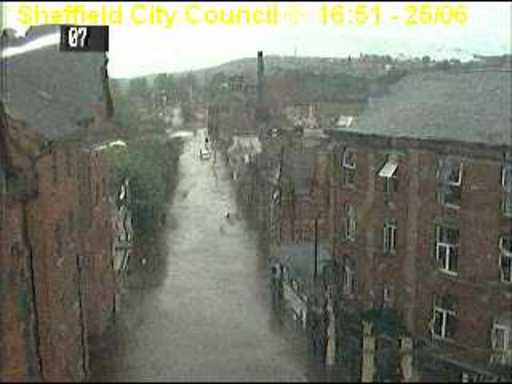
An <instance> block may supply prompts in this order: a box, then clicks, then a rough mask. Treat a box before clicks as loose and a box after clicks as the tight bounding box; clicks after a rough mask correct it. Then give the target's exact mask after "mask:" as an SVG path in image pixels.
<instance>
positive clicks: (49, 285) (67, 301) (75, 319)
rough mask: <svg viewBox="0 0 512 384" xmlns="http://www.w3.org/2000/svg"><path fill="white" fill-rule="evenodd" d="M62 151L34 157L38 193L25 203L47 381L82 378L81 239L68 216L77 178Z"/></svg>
mask: <svg viewBox="0 0 512 384" xmlns="http://www.w3.org/2000/svg"><path fill="white" fill-rule="evenodd" d="M54 156H55V157H54ZM65 156H66V150H65V149H61V148H54V149H53V150H52V151H51V153H49V154H46V155H45V156H44V157H42V158H41V159H40V160H39V161H38V162H37V165H36V169H37V173H38V176H39V194H38V197H37V199H36V200H33V201H31V202H30V203H29V205H28V211H29V230H30V237H31V243H32V252H33V254H34V275H35V287H36V304H37V310H38V313H39V335H40V351H41V358H42V363H43V364H42V365H43V367H42V368H43V373H44V378H45V379H46V380H70V379H73V380H79V379H81V378H82V377H83V371H82V366H83V365H82V364H83V363H82V360H83V347H84V346H83V345H82V338H81V336H82V322H81V306H80V298H79V295H78V292H79V286H78V284H79V279H80V277H79V274H78V269H77V254H78V253H79V252H80V245H81V244H80V243H81V241H80V238H79V235H78V232H77V231H76V229H77V225H75V224H74V223H70V219H69V217H70V214H71V213H72V214H73V215H75V214H76V211H77V199H76V197H77V196H78V183H77V182H76V178H75V177H74V175H75V173H74V172H73V171H74V167H72V169H71V174H68V173H67V168H66V160H65ZM54 166H56V171H57V175H56V179H54ZM58 227H59V228H60V236H59V233H58V231H57V228H58ZM59 242H60V244H61V245H60V250H59V245H58V244H59Z"/></svg>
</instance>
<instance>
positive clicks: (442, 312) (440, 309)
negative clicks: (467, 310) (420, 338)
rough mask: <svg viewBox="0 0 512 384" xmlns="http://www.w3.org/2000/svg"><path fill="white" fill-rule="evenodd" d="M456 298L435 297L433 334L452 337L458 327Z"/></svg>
mask: <svg viewBox="0 0 512 384" xmlns="http://www.w3.org/2000/svg"><path fill="white" fill-rule="evenodd" d="M456 321H457V318H456V312H455V300H454V299H453V298H452V297H450V296H444V297H435V298H434V313H433V318H432V321H431V332H432V336H433V337H436V338H441V339H452V338H453V337H454V335H455V328H456Z"/></svg>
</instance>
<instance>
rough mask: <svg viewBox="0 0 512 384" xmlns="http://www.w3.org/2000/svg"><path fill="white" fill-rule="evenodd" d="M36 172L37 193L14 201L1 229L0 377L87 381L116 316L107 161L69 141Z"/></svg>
mask: <svg viewBox="0 0 512 384" xmlns="http://www.w3.org/2000/svg"><path fill="white" fill-rule="evenodd" d="M35 172H36V174H37V179H36V180H37V181H38V185H37V194H36V195H35V197H33V198H30V199H28V200H27V201H20V200H19V199H18V200H16V199H15V198H16V196H13V198H14V200H12V202H10V203H9V204H8V205H7V208H8V209H6V210H4V211H5V212H4V215H3V216H4V220H3V222H2V227H0V239H2V241H1V243H0V244H1V245H2V246H1V247H0V249H1V256H2V257H1V258H0V263H1V264H2V268H1V271H2V274H3V275H5V276H2V287H1V288H2V289H1V291H0V294H1V296H0V306H1V313H2V316H0V321H1V323H2V327H1V329H2V331H5V332H2V344H1V345H2V347H1V348H0V354H1V355H0V356H1V359H0V361H2V365H1V370H0V377H1V378H2V379H4V378H7V379H9V380H26V379H28V378H30V379H33V378H38V377H40V376H41V377H42V378H43V379H44V380H50V381H53V380H58V381H60V380H66V381H67V380H73V381H77V380H82V379H84V378H85V375H86V374H87V370H88V347H87V345H88V338H90V337H94V336H98V335H100V334H101V333H102V332H104V330H105V329H106V327H107V325H108V324H109V320H110V319H111V315H112V313H113V302H114V291H115V287H114V280H113V278H114V276H113V270H112V258H111V223H110V220H111V218H110V212H111V209H110V203H109V200H108V197H107V196H108V191H107V190H106V188H107V186H108V183H107V177H108V174H107V168H106V163H105V159H104V158H103V157H102V155H101V154H99V153H97V152H93V151H90V150H87V149H84V148H83V147H82V146H80V145H79V144H76V145H75V144H73V143H68V144H65V143H62V144H56V145H52V147H51V148H50V149H49V150H48V151H47V152H45V153H43V154H42V156H40V157H39V158H38V160H37V162H36V164H35ZM4 205H5V204H4ZM31 267H32V268H31ZM32 271H33V273H32ZM4 277H5V279H4ZM32 284H33V288H34V289H33V290H32ZM4 285H5V287H4ZM32 293H34V294H32Z"/></svg>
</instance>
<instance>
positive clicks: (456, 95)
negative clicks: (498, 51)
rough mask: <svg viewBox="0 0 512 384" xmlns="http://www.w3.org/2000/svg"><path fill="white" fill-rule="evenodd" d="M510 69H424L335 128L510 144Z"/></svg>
mask: <svg viewBox="0 0 512 384" xmlns="http://www.w3.org/2000/svg"><path fill="white" fill-rule="evenodd" d="M511 94H512V72H510V71H479V72H465V73H453V72H443V71H436V72H425V73H419V74H414V75H409V76H406V77H404V78H403V79H402V80H400V81H399V82H398V83H397V84H395V85H394V86H392V87H391V89H390V93H389V94H388V95H385V96H382V97H377V98H372V99H371V101H370V103H369V106H368V108H367V109H366V110H365V111H364V112H363V113H362V114H361V115H360V116H359V118H356V119H355V120H354V121H353V122H352V124H351V125H349V126H347V127H343V128H337V129H334V131H336V132H355V133H362V134H371V135H382V136H388V137H396V138H398V137H403V138H415V139H420V140H421V139H424V140H427V139H428V140H440V141H443V140H447V141H461V142H471V143H482V144H488V145H511V144H512V111H511V107H510V106H511V105H512V97H511Z"/></svg>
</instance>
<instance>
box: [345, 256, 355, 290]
mask: <svg viewBox="0 0 512 384" xmlns="http://www.w3.org/2000/svg"><path fill="white" fill-rule="evenodd" d="M348 263H349V262H348V260H347V261H346V262H345V264H344V265H343V293H344V294H345V295H349V296H351V295H353V294H354V275H355V272H354V270H353V269H352V268H351V266H350V265H349V264H348Z"/></svg>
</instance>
